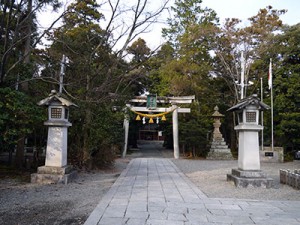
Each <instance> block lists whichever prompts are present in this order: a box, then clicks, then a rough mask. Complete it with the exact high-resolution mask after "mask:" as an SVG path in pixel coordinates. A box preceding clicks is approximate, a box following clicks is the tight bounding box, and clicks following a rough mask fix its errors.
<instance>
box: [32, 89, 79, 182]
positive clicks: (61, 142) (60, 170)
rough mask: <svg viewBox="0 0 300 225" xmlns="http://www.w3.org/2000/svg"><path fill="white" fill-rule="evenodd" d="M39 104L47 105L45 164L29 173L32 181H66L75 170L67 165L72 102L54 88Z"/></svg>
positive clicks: (74, 173)
mask: <svg viewBox="0 0 300 225" xmlns="http://www.w3.org/2000/svg"><path fill="white" fill-rule="evenodd" d="M38 105H40V106H46V107H48V120H47V121H46V122H44V125H46V126H48V139H47V148H46V160H45V166H41V167H38V171H37V173H35V174H32V175H31V182H32V183H68V182H69V181H70V179H72V178H75V176H76V174H77V173H76V171H75V170H73V169H72V167H71V166H69V165H67V147H68V127H70V126H72V124H71V123H70V122H69V107H70V106H76V105H75V104H74V103H72V102H70V101H68V100H67V99H65V98H62V97H61V96H60V95H59V94H57V93H56V91H55V90H52V91H51V94H50V95H49V96H48V97H47V98H45V99H43V100H41V101H40V102H38Z"/></svg>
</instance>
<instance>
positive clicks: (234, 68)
mask: <svg viewBox="0 0 300 225" xmlns="http://www.w3.org/2000/svg"><path fill="white" fill-rule="evenodd" d="M121 2H122V1H121ZM60 3H61V2H60V1H58V0H56V1H48V0H47V1H46V0H44V1H41V0H39V1H35V0H29V1H2V2H1V3H0V23H1V26H0V34H1V35H0V56H1V57H0V59H1V60H0V94H1V96H0V134H1V136H0V148H1V149H0V151H12V149H15V148H16V146H18V147H17V149H18V152H19V153H20V154H17V155H18V156H20V157H19V158H20V159H21V161H20V160H19V164H21V165H22V157H23V156H24V154H23V155H22V154H21V153H22V151H24V150H23V149H24V140H25V139H26V138H27V139H28V138H29V139H34V140H39V141H36V142H34V143H32V145H35V146H37V145H39V147H43V145H44V144H45V142H44V140H45V139H46V136H45V135H46V134H45V133H46V132H45V127H43V125H42V123H43V121H44V120H45V119H46V118H45V117H46V113H45V111H44V110H43V109H41V108H38V107H37V106H36V102H37V101H39V100H41V99H43V98H45V97H46V96H47V95H48V94H49V92H50V90H52V89H56V90H57V89H58V86H59V74H60V69H61V59H62V56H63V55H65V56H66V58H67V60H66V62H64V66H65V76H64V89H63V92H62V94H63V96H64V97H65V98H68V99H69V100H71V101H73V102H74V103H76V104H77V105H78V106H79V107H78V108H76V109H75V108H74V109H71V110H70V115H71V117H70V120H71V122H72V124H73V126H72V127H70V128H69V157H70V160H71V161H72V163H73V164H76V165H78V166H80V167H90V168H91V167H93V166H98V167H99V166H103V165H107V164H111V163H112V162H113V159H114V157H115V155H116V154H120V153H121V151H122V147H123V142H124V140H123V128H122V123H123V119H124V110H123V108H124V106H125V104H126V101H128V100H129V99H131V98H132V97H133V96H134V95H140V94H143V93H145V92H146V91H148V92H150V93H156V94H157V95H159V96H185V95H195V96H196V101H195V102H194V103H193V104H192V105H191V106H190V107H191V108H192V113H191V114H187V115H180V118H179V119H180V121H179V124H180V125H179V129H180V147H181V149H182V151H184V152H185V153H186V154H188V152H190V153H191V155H193V156H205V154H206V153H207V146H208V143H209V134H210V132H211V131H212V120H211V114H212V113H213V108H214V107H215V105H218V106H219V108H220V112H221V113H223V114H225V115H226V117H225V120H224V121H223V125H222V127H221V130H222V133H223V136H224V137H225V139H226V141H227V143H229V144H230V147H231V149H232V150H233V152H234V153H236V152H237V149H236V147H237V146H236V135H235V131H234V125H235V123H236V119H235V116H234V114H232V113H226V110H227V109H228V108H229V107H231V106H232V105H234V104H236V103H237V102H238V101H239V100H240V86H239V85H238V83H240V74H241V69H242V67H241V63H240V56H241V52H243V53H244V56H245V78H246V80H245V82H246V88H245V95H246V96H249V95H251V94H255V93H258V92H260V91H258V89H259V88H260V81H261V78H262V81H263V83H264V84H266V83H267V75H268V65H269V59H270V58H272V59H273V75H274V77H273V81H274V82H273V84H274V85H273V91H274V115H275V117H274V123H275V141H276V145H280V146H283V147H284V148H285V149H286V150H287V151H289V152H293V151H294V150H296V149H299V148H300V136H299V132H298V131H299V129H300V114H299V105H300V102H299V97H300V96H299V93H300V82H299V81H300V80H299V79H300V66H299V65H300V56H299V52H300V49H299V42H300V26H299V24H298V25H295V26H291V27H290V26H286V25H283V24H282V22H281V20H280V16H281V15H282V14H284V13H285V10H275V9H273V8H272V7H271V6H267V7H266V8H264V9H260V10H259V11H258V13H257V15H255V16H253V17H251V18H249V24H248V25H247V26H242V25H241V21H240V20H239V19H237V18H229V19H227V20H226V22H225V24H223V25H220V24H219V19H218V17H217V14H216V13H215V11H214V10H212V9H209V8H204V7H202V0H175V3H174V5H173V6H172V7H171V9H172V12H173V13H172V15H173V16H172V17H170V18H169V19H168V27H167V28H165V29H164V30H163V32H162V33H163V36H164V37H165V40H166V42H165V43H164V44H163V45H162V46H161V47H160V48H159V49H150V48H149V47H148V46H147V43H146V42H145V40H143V39H142V38H139V34H140V33H142V32H144V31H147V28H149V26H150V24H151V23H155V22H156V21H157V18H158V16H159V14H160V13H161V12H162V11H163V10H164V9H166V6H167V3H168V0H166V1H162V4H161V6H160V8H158V9H156V10H155V11H153V12H149V11H146V9H147V7H146V5H147V1H145V0H136V2H135V4H136V5H135V6H133V5H130V6H129V5H128V6H127V5H124V4H117V5H113V4H112V1H109V3H111V4H110V7H109V8H110V9H111V12H112V13H111V17H110V18H105V17H104V10H105V7H104V6H103V5H102V4H98V3H97V1H96V0H88V1H83V0H77V1H74V2H73V3H72V4H70V5H69V6H68V8H67V9H66V10H65V11H64V12H63V13H62V14H61V18H62V23H61V25H60V26H57V27H56V28H55V29H53V28H52V26H51V27H49V29H46V30H44V31H42V30H41V29H39V27H38V23H37V20H36V16H37V12H40V11H42V10H44V9H45V8H46V7H48V6H51V7H52V8H53V10H56V9H57V8H59V7H60ZM132 4H134V3H132ZM128 12H131V13H132V15H133V17H132V20H122V19H121V20H118V21H117V19H119V18H120V17H121V15H124V14H126V15H129V14H128ZM128 21H130V22H131V24H128V23H130V22H128ZM125 23H126V24H125ZM122 26H123V29H121V32H120V30H119V32H115V31H116V30H117V29H118V28H120V27H122ZM118 34H119V35H118ZM44 37H46V38H47V42H45V40H44V39H43V38H44ZM121 40H124V42H123V43H121V44H120V43H119V42H120V41H121ZM44 42H45V43H47V44H45V43H44ZM38 44H40V45H41V44H44V48H37V45H38ZM118 46H121V47H118ZM125 56H128V57H127V58H126V57H125ZM249 81H251V82H252V83H253V84H252V85H251V86H250V84H249ZM263 93H265V95H264V96H261V97H263V98H264V101H265V102H266V103H268V104H269V103H270V90H269V89H268V88H267V85H264V90H263ZM112 108H114V109H118V110H114V111H112ZM131 119H134V118H131ZM132 124H133V125H134V126H133V127H138V126H139V125H138V124H136V123H133V122H132ZM264 125H265V138H264V139H265V145H269V144H270V113H268V112H267V113H265V124H264ZM163 127H164V131H165V134H168V133H169V134H171V130H172V129H171V124H168V123H166V124H164V125H163ZM131 132H132V131H131ZM37 134H38V135H37ZM134 136H137V135H133V136H132V137H134ZM131 142H134V141H132V140H131ZM168 143H172V142H171V141H169V142H168Z"/></svg>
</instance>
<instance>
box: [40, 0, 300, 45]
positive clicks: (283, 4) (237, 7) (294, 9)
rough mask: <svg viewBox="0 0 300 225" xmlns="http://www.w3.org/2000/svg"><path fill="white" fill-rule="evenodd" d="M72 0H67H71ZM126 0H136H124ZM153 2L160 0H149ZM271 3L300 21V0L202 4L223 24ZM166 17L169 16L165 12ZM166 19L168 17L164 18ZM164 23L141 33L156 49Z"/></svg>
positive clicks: (287, 18)
mask: <svg viewBox="0 0 300 225" xmlns="http://www.w3.org/2000/svg"><path fill="white" fill-rule="evenodd" d="M70 1H72V0H65V2H70ZM123 1H124V2H126V1H130V2H131V3H132V2H134V0H123ZM149 1H151V2H152V3H153V4H155V2H157V1H160V0H149ZM173 1H174V0H173ZM268 5H271V6H273V9H278V10H280V9H287V10H288V11H287V13H286V14H285V15H283V16H281V17H280V18H281V19H282V20H283V23H285V24H289V25H295V24H297V23H299V22H300V0H203V1H202V6H203V7H208V8H212V9H213V10H215V11H216V13H217V16H218V17H219V18H220V23H221V24H222V23H223V22H224V20H225V18H239V19H242V20H243V21H244V23H245V24H246V21H247V18H249V17H251V16H254V15H256V14H257V13H258V11H259V9H261V8H265V7H266V6H268ZM55 17H56V16H55V14H46V15H43V16H41V17H40V19H39V21H40V23H41V25H43V26H45V27H46V26H47V24H50V22H51V20H54V18H55ZM164 17H168V14H167V13H165V14H164ZM162 19H166V18H162ZM161 29H162V24H158V25H156V26H154V27H152V30H151V32H149V33H147V34H143V35H141V37H142V38H143V39H145V41H146V43H147V45H148V46H149V47H150V48H151V49H154V48H156V47H157V46H158V45H160V44H161V43H163V42H164V40H163V39H162V37H161Z"/></svg>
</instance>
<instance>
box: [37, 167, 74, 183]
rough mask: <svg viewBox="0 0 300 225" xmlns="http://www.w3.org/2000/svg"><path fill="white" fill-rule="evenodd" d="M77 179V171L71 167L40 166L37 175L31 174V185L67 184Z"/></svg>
mask: <svg viewBox="0 0 300 225" xmlns="http://www.w3.org/2000/svg"><path fill="white" fill-rule="evenodd" d="M76 177H77V171H76V170H74V169H73V167H72V166H64V167H52V166H40V167H38V170H37V173H34V174H31V183H41V184H57V183H63V184H68V183H69V182H71V181H72V180H74V179H75V178H76Z"/></svg>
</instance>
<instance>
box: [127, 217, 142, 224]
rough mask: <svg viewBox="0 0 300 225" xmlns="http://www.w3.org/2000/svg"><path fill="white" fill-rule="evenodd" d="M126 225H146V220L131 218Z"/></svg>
mask: <svg viewBox="0 0 300 225" xmlns="http://www.w3.org/2000/svg"><path fill="white" fill-rule="evenodd" d="M125 224H126V225H144V224H146V219H136V218H129V219H128V220H127V221H126V223H125Z"/></svg>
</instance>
